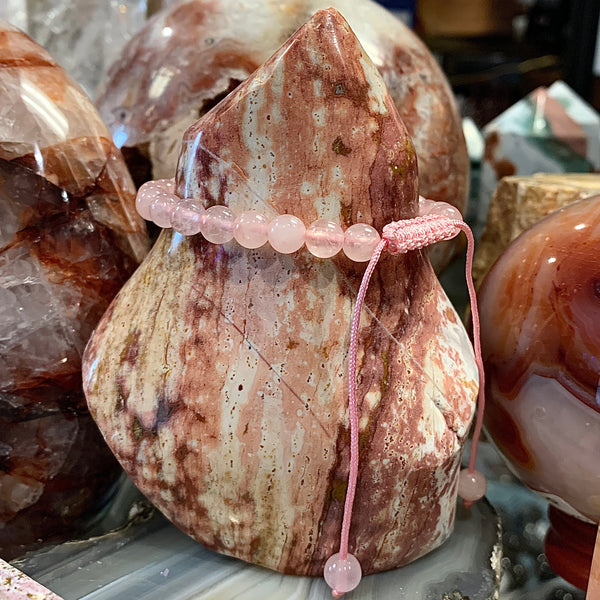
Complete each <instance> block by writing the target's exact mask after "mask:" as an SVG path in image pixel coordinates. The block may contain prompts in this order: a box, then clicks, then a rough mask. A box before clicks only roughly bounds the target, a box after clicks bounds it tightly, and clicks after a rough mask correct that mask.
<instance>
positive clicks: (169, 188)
mask: <svg viewBox="0 0 600 600" xmlns="http://www.w3.org/2000/svg"><path fill="white" fill-rule="evenodd" d="M155 183H156V185H157V186H159V187H160V188H162V189H163V190H164V191H165V192H167V193H168V194H174V193H175V180H174V179H172V178H171V179H157V180H156V181H155Z"/></svg>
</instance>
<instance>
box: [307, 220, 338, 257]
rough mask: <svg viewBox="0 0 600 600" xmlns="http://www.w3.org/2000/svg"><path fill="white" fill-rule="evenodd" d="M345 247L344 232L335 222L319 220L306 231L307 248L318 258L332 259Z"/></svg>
mask: <svg viewBox="0 0 600 600" xmlns="http://www.w3.org/2000/svg"><path fill="white" fill-rule="evenodd" d="M343 245H344V231H343V230H342V228H341V227H340V226H339V225H338V224H337V223H334V222H333V221H328V220H327V219H319V220H317V221H314V222H313V223H311V224H310V225H309V226H308V229H307V230H306V247H307V248H308V250H309V252H310V253H311V254H314V256H316V257H317V258H331V257H332V256H335V255H336V254H337V253H338V252H339V251H340V250H341V249H342V246H343Z"/></svg>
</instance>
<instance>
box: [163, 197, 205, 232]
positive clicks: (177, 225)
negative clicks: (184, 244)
mask: <svg viewBox="0 0 600 600" xmlns="http://www.w3.org/2000/svg"><path fill="white" fill-rule="evenodd" d="M205 212H206V210H205V209H204V207H203V206H200V205H199V204H196V203H195V202H194V201H193V200H190V199H189V198H184V199H183V200H180V201H179V202H178V203H177V204H176V205H175V209H174V210H173V217H172V219H171V226H172V227H173V229H174V230H175V231H176V232H177V233H181V235H196V234H197V233H200V226H201V224H202V220H203V219H202V215H203V214H204V213H205Z"/></svg>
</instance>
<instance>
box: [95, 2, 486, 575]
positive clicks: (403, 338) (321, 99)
mask: <svg viewBox="0 0 600 600" xmlns="http://www.w3.org/2000/svg"><path fill="white" fill-rule="evenodd" d="M280 117H281V118H280ZM177 189H178V192H179V194H180V196H188V197H190V196H193V197H195V198H196V199H197V200H198V201H200V202H203V203H204V205H205V206H208V205H213V204H215V203H219V204H227V205H228V206H230V207H231V208H232V210H234V212H236V213H239V212H241V211H242V210H247V209H250V208H254V209H256V210H260V211H261V212H263V213H265V214H271V215H273V214H276V213H280V214H281V213H291V214H294V215H296V216H297V217H299V218H300V219H301V220H302V221H303V222H304V223H311V222H312V221H314V220H315V219H317V218H327V219H330V220H334V221H337V222H338V223H339V224H341V225H342V226H343V227H348V226H349V225H351V224H352V223H356V222H364V223H369V224H372V225H373V226H374V227H375V228H376V229H378V230H381V228H382V227H383V225H384V224H386V223H388V222H389V221H391V220H398V219H400V218H403V217H404V218H408V217H412V216H414V215H415V214H416V210H417V180H416V157H415V151H414V148H413V146H412V143H411V141H410V138H409V136H408V134H407V131H406V129H405V127H404V125H403V124H402V122H401V120H400V118H399V116H398V113H397V111H396V108H395V106H394V103H393V101H392V99H391V97H390V95H389V94H388V92H387V91H386V89H385V85H384V83H383V80H382V79H381V76H380V74H379V73H378V71H377V70H376V68H375V66H374V65H373V64H372V63H371V61H370V60H369V58H368V57H367V55H366V53H365V52H364V50H363V49H362V48H361V47H360V45H359V44H358V41H357V39H356V38H355V36H354V34H353V33H352V31H351V30H350V29H349V27H348V24H347V23H346V22H345V21H344V20H343V18H342V17H341V16H340V14H339V13H337V12H336V11H335V10H333V9H328V10H326V11H320V12H318V13H317V14H316V15H315V16H314V17H313V18H312V19H311V20H310V21H309V22H308V23H307V24H306V25H305V26H303V27H302V28H301V29H300V30H299V31H298V32H297V33H296V34H294V36H293V37H292V38H291V39H290V40H289V41H288V42H287V43H286V44H285V45H284V46H282V48H281V49H280V50H279V51H278V52H277V53H276V54H275V55H274V56H273V57H272V58H270V59H269V60H268V61H267V62H266V63H265V64H264V65H263V66H262V67H261V68H260V69H259V70H258V71H257V72H256V73H255V75H254V76H253V77H252V78H251V79H249V80H247V81H246V82H245V83H244V84H242V85H241V86H240V87H239V88H238V89H237V90H236V92H234V93H233V94H232V95H230V96H229V97H227V98H226V99H225V100H224V101H223V102H222V103H220V104H219V105H217V106H216V107H215V108H214V109H213V110H212V111H210V112H209V113H208V114H207V115H205V116H204V117H203V118H202V119H201V120H200V121H198V122H197V123H196V124H195V125H194V126H192V127H191V128H190V129H189V130H188V131H187V132H186V134H185V137H184V141H183V144H182V150H181V156H180V160H179V166H178V173H177ZM363 271H364V264H363V265H362V266H361V265H360V264H357V263H352V262H351V261H349V260H348V259H346V258H345V257H344V256H341V255H339V256H337V257H336V258H334V259H325V260H322V259H316V258H314V257H313V256H312V255H310V254H309V253H308V252H307V251H306V250H302V251H299V252H296V253H294V254H291V255H282V254H277V253H275V252H274V251H273V250H271V249H269V248H268V247H266V246H265V247H263V248H259V249H257V250H245V249H244V248H242V247H240V246H239V245H237V244H235V243H228V244H224V245H215V244H211V243H209V242H207V241H206V240H205V239H203V238H202V236H193V237H182V236H181V235H179V234H176V233H173V232H172V231H171V230H165V231H163V232H162V234H161V236H160V237H159V239H158V241H157V243H156V245H155V246H154V247H153V249H152V251H151V253H150V255H149V256H148V258H147V260H146V261H145V262H144V263H143V265H142V266H141V267H140V268H139V269H138V270H137V271H136V273H135V274H134V275H133V277H132V278H131V279H130V280H129V282H128V283H127V284H126V285H125V286H124V288H123V289H122V290H121V292H120V293H119V295H118V297H117V299H116V300H115V301H114V302H113V303H112V305H111V307H110V308H109V310H108V311H107V313H106V314H105V315H104V317H103V318H102V320H101V322H100V324H99V325H98V328H97V329H96V331H95V333H94V335H93V336H92V338H91V340H90V343H89V344H88V347H87V349H86V354H85V358H84V387H85V390H86V396H87V399H88V404H89V406H90V410H91V412H92V414H93V416H94V418H95V419H96V421H97V423H98V424H99V425H100V428H101V429H102V431H103V433H104V436H105V438H106V439H107V441H108V443H109V444H110V446H111V448H112V450H113V451H114V452H115V454H116V456H117V457H118V458H119V460H120V461H121V463H122V465H123V466H124V468H125V469H126V471H127V472H128V474H129V475H130V476H131V478H132V479H133V481H134V482H135V483H136V485H138V486H139V488H140V489H141V490H142V491H143V492H144V494H145V495H147V496H148V498H149V499H150V500H151V501H152V502H153V503H154V504H155V505H156V506H157V507H159V508H160V510H161V511H162V512H163V513H164V514H166V515H167V516H168V517H169V518H170V519H171V520H172V521H173V522H174V523H175V524H176V525H177V526H178V527H179V528H181V529H182V530H183V531H185V532H186V533H189V534H190V535H192V536H193V537H195V538H196V539H197V540H199V541H201V542H202V543H203V544H204V545H206V546H207V547H208V548H211V549H214V550H217V551H219V552H222V553H224V554H229V555H233V556H236V557H239V558H242V559H244V560H246V561H249V562H253V563H256V564H260V565H265V566H268V567H270V568H272V569H277V570H279V571H283V572H286V573H296V574H310V575H321V574H322V569H323V564H324V562H325V560H326V559H327V558H328V557H329V556H330V555H331V554H333V552H335V551H337V545H338V544H339V532H340V527H341V516H342V508H343V501H344V498H345V494H346V482H347V478H348V463H349V433H348V422H347V390H348V382H347V378H346V360H347V347H348V339H347V338H348V335H349V328H350V318H351V309H352V304H353V299H354V294H355V291H356V289H357V288H358V282H359V281H360V277H361V275H362V272H363ZM366 306H367V307H368V310H366V311H364V313H363V319H362V327H361V333H360V340H359V356H358V365H359V373H360V375H359V381H358V397H359V405H360V406H359V408H360V411H361V417H360V439H361V442H360V446H361V453H360V467H359V483H358V490H357V496H356V501H355V512H354V518H353V522H352V527H351V533H350V550H351V552H352V553H354V554H355V555H356V556H357V557H358V559H359V560H360V561H361V564H362V568H363V573H367V574H368V573H373V572H377V571H382V570H386V569H390V568H394V567H397V566H400V565H404V564H407V563H409V562H410V561H413V560H415V559H416V558H418V557H420V556H422V555H424V554H426V553H427V552H429V551H431V550H432V549H434V548H436V547H438V546H439V545H440V544H441V543H442V542H443V541H444V540H445V539H447V538H448V536H449V535H450V533H451V530H452V526H453V521H454V514H455V503H456V492H457V479H456V477H457V473H458V468H459V465H460V455H461V450H462V445H463V443H464V440H465V437H466V434H467V431H468V427H469V424H470V421H471V418H472V414H473V408H474V401H475V396H476V393H477V371H476V367H475V363H474V358H473V353H472V349H471V346H470V343H469V339H468V336H467V334H466V332H465V331H464V329H463V327H462V325H461V323H460V319H459V318H458V316H457V315H456V313H455V311H454V310H453V308H452V306H451V304H450V302H449V301H448V299H447V298H446V296H445V294H444V292H443V290H442V288H441V286H440V285H439V282H438V281H437V279H436V277H435V275H434V272H433V270H432V268H431V265H430V263H429V262H428V260H427V258H426V257H425V255H424V254H422V253H421V252H410V253H408V254H406V255H401V256H396V257H392V256H390V255H386V256H385V257H382V259H381V262H380V264H379V266H378V267H377V269H376V270H375V273H374V276H373V279H372V284H371V287H370V289H369V292H368V294H367V298H366Z"/></svg>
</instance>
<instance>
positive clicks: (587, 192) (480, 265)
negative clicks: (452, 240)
mask: <svg viewBox="0 0 600 600" xmlns="http://www.w3.org/2000/svg"><path fill="white" fill-rule="evenodd" d="M598 192H600V175H592V174H589V173H562V174H549V173H537V174H535V175H529V176H522V177H504V178H503V179H502V180H501V181H500V183H499V184H498V187H497V188H496V191H495V192H494V195H493V196H492V200H491V202H490V209H489V212H488V216H487V223H486V226H485V230H484V231H483V235H482V236H481V241H480V243H479V245H478V246H477V250H476V251H475V260H474V264H473V279H474V280H475V282H476V283H477V284H479V283H481V281H482V280H483V278H484V276H485V274H486V273H487V272H488V270H489V269H490V267H491V266H492V265H493V264H494V262H495V261H496V259H497V258H498V257H499V256H500V255H501V254H502V252H504V250H506V248H507V247H508V245H509V244H510V243H511V242H512V241H513V240H514V239H515V238H516V237H517V236H519V235H520V234H521V233H523V231H525V230H527V229H529V228H530V227H532V226H533V225H535V224H536V223H537V222H538V221H539V220H540V219H542V218H543V217H545V216H547V215H549V214H550V213H551V212H553V211H554V210H557V209H558V208H562V207H563V206H566V205H567V204H571V203H572V202H575V201H576V200H581V199H583V198H586V197H588V196H591V195H593V194H597V193H598Z"/></svg>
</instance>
